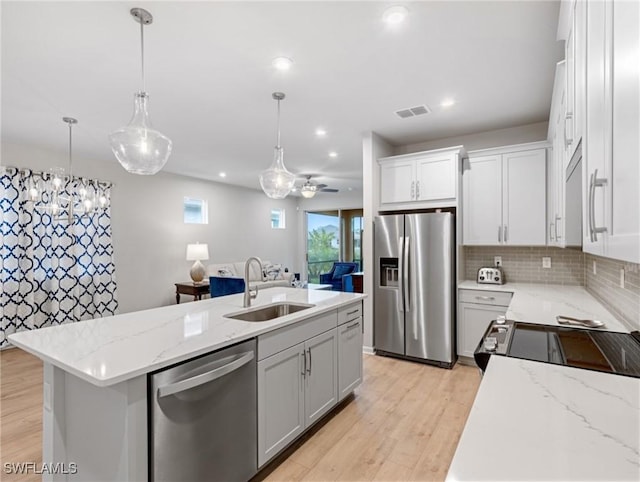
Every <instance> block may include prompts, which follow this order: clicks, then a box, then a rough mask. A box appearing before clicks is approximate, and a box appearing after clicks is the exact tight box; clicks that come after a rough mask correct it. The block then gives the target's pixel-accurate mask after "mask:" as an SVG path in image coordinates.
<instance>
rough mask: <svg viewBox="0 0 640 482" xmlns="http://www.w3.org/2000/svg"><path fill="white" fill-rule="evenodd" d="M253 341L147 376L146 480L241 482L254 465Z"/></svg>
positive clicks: (255, 439)
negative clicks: (218, 481)
mask: <svg viewBox="0 0 640 482" xmlns="http://www.w3.org/2000/svg"><path fill="white" fill-rule="evenodd" d="M255 354H256V342H255V340H249V341H246V342H242V343H240V344H237V345H234V346H232V347H229V348H225V349H223V350H220V351H217V352H214V353H211V354H209V355H205V356H203V357H200V358H197V359H195V360H191V361H188V362H185V363H182V364H180V365H177V366H174V367H172V368H169V369H165V370H162V371H160V372H157V373H155V374H152V375H149V377H150V380H149V403H150V410H149V413H150V426H149V431H150V434H149V437H150V440H149V448H150V450H149V452H150V453H149V457H150V464H149V467H150V469H149V471H150V473H149V480H152V481H171V482H175V481H176V480H180V481H183V482H187V481H212V480H225V481H236V480H237V481H246V480H249V479H250V478H251V477H253V476H254V475H255V474H256V472H257V469H258V448H257V411H258V408H257V393H256V390H257V385H256V356H255Z"/></svg>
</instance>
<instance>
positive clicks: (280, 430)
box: [258, 343, 305, 466]
mask: <svg viewBox="0 0 640 482" xmlns="http://www.w3.org/2000/svg"><path fill="white" fill-rule="evenodd" d="M304 376H305V375H304V344H302V343H300V344H298V345H296V346H293V347H291V348H288V349H286V350H284V351H281V352H280V353H277V354H275V355H273V356H270V357H268V358H265V359H264V360H261V361H259V362H258V466H262V465H264V464H265V463H266V462H267V461H268V460H269V459H271V458H272V457H273V456H274V455H276V454H277V453H278V452H279V451H280V450H282V449H283V448H284V447H286V446H287V445H288V444H289V443H290V442H291V441H293V440H294V439H295V438H296V437H297V436H298V435H299V434H301V433H302V431H303V430H304V427H305V425H304V423H305V413H304V389H305V386H304V385H305V384H304V380H305V378H304Z"/></svg>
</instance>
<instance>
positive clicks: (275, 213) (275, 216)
mask: <svg viewBox="0 0 640 482" xmlns="http://www.w3.org/2000/svg"><path fill="white" fill-rule="evenodd" d="M271 227H272V228H273V229H284V228H285V222H284V209H272V210H271Z"/></svg>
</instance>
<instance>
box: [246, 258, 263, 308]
mask: <svg viewBox="0 0 640 482" xmlns="http://www.w3.org/2000/svg"><path fill="white" fill-rule="evenodd" d="M252 261H256V262H257V263H258V266H260V272H261V273H262V260H261V259H260V258H258V257H257V256H251V257H250V258H249V259H247V260H246V261H245V262H244V301H243V303H242V306H243V307H245V308H249V307H250V306H251V300H252V299H254V298H255V297H256V296H258V287H257V286H256V287H255V290H251V288H250V287H249V267H250V266H251V262H252Z"/></svg>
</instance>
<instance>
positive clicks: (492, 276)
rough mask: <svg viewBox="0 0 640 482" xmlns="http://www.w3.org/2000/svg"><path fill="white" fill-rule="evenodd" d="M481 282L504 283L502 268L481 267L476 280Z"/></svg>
mask: <svg viewBox="0 0 640 482" xmlns="http://www.w3.org/2000/svg"><path fill="white" fill-rule="evenodd" d="M476 281H477V282H478V283H479V284H490V285H502V284H504V273H503V271H502V268H500V267H499V266H496V267H494V268H480V269H479V270H478V277H477V280H476Z"/></svg>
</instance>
